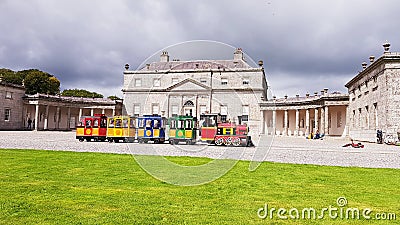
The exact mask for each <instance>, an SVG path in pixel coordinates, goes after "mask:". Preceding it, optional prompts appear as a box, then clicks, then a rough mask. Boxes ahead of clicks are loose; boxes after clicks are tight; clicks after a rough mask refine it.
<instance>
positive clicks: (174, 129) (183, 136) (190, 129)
mask: <svg viewBox="0 0 400 225" xmlns="http://www.w3.org/2000/svg"><path fill="white" fill-rule="evenodd" d="M168 125H169V133H168V134H169V143H170V144H178V143H179V142H185V143H186V144H188V145H192V144H195V143H196V139H197V119H196V117H192V116H175V117H171V118H169V119H168Z"/></svg>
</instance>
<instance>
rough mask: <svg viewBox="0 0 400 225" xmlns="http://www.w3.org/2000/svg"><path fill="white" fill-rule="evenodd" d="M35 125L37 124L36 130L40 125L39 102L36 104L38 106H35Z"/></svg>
mask: <svg viewBox="0 0 400 225" xmlns="http://www.w3.org/2000/svg"><path fill="white" fill-rule="evenodd" d="M34 125H35V129H34V130H35V131H37V130H38V125H39V103H38V104H36V106H35V123H34Z"/></svg>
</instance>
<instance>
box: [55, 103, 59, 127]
mask: <svg viewBox="0 0 400 225" xmlns="http://www.w3.org/2000/svg"><path fill="white" fill-rule="evenodd" d="M55 128H56V130H58V129H59V128H60V106H57V111H56V127H55Z"/></svg>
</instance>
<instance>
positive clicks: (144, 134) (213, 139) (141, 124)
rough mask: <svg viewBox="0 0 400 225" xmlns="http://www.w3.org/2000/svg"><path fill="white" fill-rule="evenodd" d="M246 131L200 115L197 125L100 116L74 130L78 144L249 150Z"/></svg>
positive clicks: (187, 120) (184, 119) (184, 120)
mask: <svg viewBox="0 0 400 225" xmlns="http://www.w3.org/2000/svg"><path fill="white" fill-rule="evenodd" d="M248 132H249V128H248V126H247V125H246V124H244V125H238V124H235V123H232V122H230V121H223V120H222V117H221V115H220V114H202V115H201V116H200V121H198V120H197V118H196V117H192V116H187V115H186V116H173V117H170V118H165V117H162V116H160V115H145V116H138V117H132V116H113V117H106V116H105V115H104V114H95V115H94V116H83V117H81V118H80V120H79V124H78V126H77V128H76V139H78V140H79V141H81V142H82V141H85V140H86V141H88V142H89V141H108V142H120V141H122V142H134V141H137V142H139V143H148V142H152V143H155V144H161V143H164V142H166V141H167V142H169V143H170V144H173V145H176V144H179V143H186V144H187V145H193V144H196V143H197V142H199V141H201V142H207V143H208V144H215V145H219V146H221V145H225V146H228V145H232V146H253V143H252V141H251V136H249V135H248Z"/></svg>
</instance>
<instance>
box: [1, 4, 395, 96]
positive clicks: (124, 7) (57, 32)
mask: <svg viewBox="0 0 400 225" xmlns="http://www.w3.org/2000/svg"><path fill="white" fill-rule="evenodd" d="M397 8H398V2H397V1H396V0H383V1H377V0H365V1H361V0H355V1H345V0H338V1H331V2H327V1H317V0H305V1H289V0H280V1H277V0H266V1H262V0H257V1H240V2H239V1H237V2H236V1H235V2H232V1H227V0H223V1H211V0H205V1H191V2H189V1H179V0H172V1H157V0H151V1H129V0H115V1H94V0H91V1H90V0H87V1H77V0H71V1H51V0H33V1H23V0H13V1H10V0H5V1H4V0H3V1H0V9H1V12H2V13H1V14H0V21H2V22H1V27H2V35H1V36H0V67H7V68H11V69H14V70H20V69H27V68H39V69H42V70H45V71H47V72H50V73H52V74H55V75H56V76H57V77H59V78H60V80H61V82H62V85H63V88H75V87H82V88H85V87H87V88H92V89H93V90H94V89H96V90H98V91H99V92H101V93H103V94H105V95H111V94H117V95H120V96H121V95H122V94H121V92H120V89H121V86H122V71H123V66H124V64H125V63H129V64H130V65H131V68H135V67H137V66H139V65H140V64H141V63H142V62H143V61H144V60H145V59H146V58H147V57H148V56H150V55H151V54H153V53H154V52H157V51H159V50H160V49H162V48H165V47H166V46H169V45H172V44H175V43H179V42H182V41H188V40H197V39H209V40H216V41H221V42H225V43H228V44H230V45H233V46H236V47H242V48H243V50H244V51H245V52H246V53H247V54H248V55H249V56H250V57H251V58H252V59H254V60H255V61H257V60H259V59H262V60H264V62H265V67H266V71H267V74H268V80H269V81H270V85H272V88H273V89H276V91H275V92H276V93H284V92H288V93H287V94H289V95H294V94H296V93H297V92H299V91H300V90H302V91H301V92H304V91H305V90H308V91H310V92H313V91H314V89H317V90H319V89H321V88H324V87H327V86H329V85H331V86H332V87H328V88H330V89H331V90H332V89H340V88H339V87H336V86H340V84H339V83H338V82H339V81H340V82H342V80H348V79H350V78H351V76H354V75H355V74H356V73H357V72H358V70H361V66H360V64H361V62H362V61H368V56H369V55H370V54H372V55H375V56H377V57H378V56H379V55H381V54H382V52H383V49H382V46H381V44H382V43H383V42H384V41H385V40H389V41H391V43H392V49H393V50H394V51H395V50H399V49H400V48H399V47H397V46H400V40H399V38H398V37H399V36H400V30H399V29H397V28H398V27H399V25H400V24H399V23H400V22H399V21H400V18H399V17H400V15H399V14H398V12H397ZM174 57H176V58H181V57H183V56H179V55H176V56H174ZM321 77H322V78H321ZM282 78H284V80H283V79H282ZM293 78H295V79H293ZM325 78H334V79H335V82H329V81H328V80H327V82H326V83H325V81H324V79H325ZM303 79H304V80H303ZM311 81H312V82H311ZM317 81H318V82H317ZM341 85H344V83H343V84H341ZM315 86H318V87H315ZM296 89H297V90H296ZM342 91H345V89H344V87H343V86H342ZM114 92H116V93H114Z"/></svg>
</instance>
